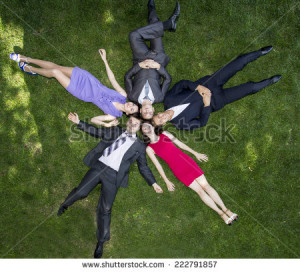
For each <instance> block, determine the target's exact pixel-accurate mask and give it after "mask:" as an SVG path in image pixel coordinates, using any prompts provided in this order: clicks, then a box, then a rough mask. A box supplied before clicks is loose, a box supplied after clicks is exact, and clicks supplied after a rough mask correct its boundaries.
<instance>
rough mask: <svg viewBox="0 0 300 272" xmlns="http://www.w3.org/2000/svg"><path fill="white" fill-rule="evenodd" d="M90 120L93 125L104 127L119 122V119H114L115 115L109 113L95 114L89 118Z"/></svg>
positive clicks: (115, 124)
mask: <svg viewBox="0 0 300 272" xmlns="http://www.w3.org/2000/svg"><path fill="white" fill-rule="evenodd" d="M105 121H111V122H107V123H105ZM91 122H92V123H94V124H95V125H100V126H105V127H112V126H117V125H118V124H119V121H118V120H117V119H116V117H114V116H112V115H110V114H106V115H99V116H95V117H93V118H92V119H91Z"/></svg>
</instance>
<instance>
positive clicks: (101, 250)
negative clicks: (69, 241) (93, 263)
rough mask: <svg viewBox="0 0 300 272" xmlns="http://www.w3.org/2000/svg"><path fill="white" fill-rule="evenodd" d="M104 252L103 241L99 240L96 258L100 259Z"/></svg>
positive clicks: (95, 253)
mask: <svg viewBox="0 0 300 272" xmlns="http://www.w3.org/2000/svg"><path fill="white" fill-rule="evenodd" d="M102 254H103V243H100V242H98V243H97V246H96V249H95V252H94V258H95V259H100V258H101V257H102Z"/></svg>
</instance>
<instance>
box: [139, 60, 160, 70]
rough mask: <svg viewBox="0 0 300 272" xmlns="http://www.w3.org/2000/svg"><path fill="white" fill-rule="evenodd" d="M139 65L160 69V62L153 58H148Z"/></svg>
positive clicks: (145, 67) (144, 67)
mask: <svg viewBox="0 0 300 272" xmlns="http://www.w3.org/2000/svg"><path fill="white" fill-rule="evenodd" d="M139 66H140V67H141V68H143V69H150V68H152V69H157V70H159V69H160V64H159V63H158V62H156V61H154V60H152V59H146V60H144V61H142V62H139Z"/></svg>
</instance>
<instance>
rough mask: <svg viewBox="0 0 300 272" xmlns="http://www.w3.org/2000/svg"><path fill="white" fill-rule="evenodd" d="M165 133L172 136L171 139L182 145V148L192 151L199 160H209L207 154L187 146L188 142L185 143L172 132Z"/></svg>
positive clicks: (179, 145)
mask: <svg viewBox="0 0 300 272" xmlns="http://www.w3.org/2000/svg"><path fill="white" fill-rule="evenodd" d="M163 134H165V135H166V136H168V137H169V138H170V140H171V141H172V142H173V143H174V144H176V145H177V146H178V147H180V148H181V149H183V150H185V151H188V152H190V153H192V154H193V155H194V156H195V157H196V158H197V159H198V160H199V161H205V162H206V161H208V157H207V156H206V155H205V154H200V153H198V152H197V151H195V150H193V149H192V148H190V147H189V146H187V145H186V144H184V143H183V142H181V141H179V140H178V139H177V138H176V137H175V136H174V135H173V134H171V133H170V132H168V131H164V132H163Z"/></svg>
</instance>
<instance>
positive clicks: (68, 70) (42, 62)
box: [20, 55, 73, 77]
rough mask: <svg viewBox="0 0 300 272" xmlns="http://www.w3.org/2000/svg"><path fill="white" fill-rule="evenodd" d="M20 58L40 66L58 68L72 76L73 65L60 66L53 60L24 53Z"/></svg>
mask: <svg viewBox="0 0 300 272" xmlns="http://www.w3.org/2000/svg"><path fill="white" fill-rule="evenodd" d="M20 58H21V60H24V61H25V62H27V63H33V64H36V65H38V66H40V67H41V68H46V69H58V70H60V71H62V72H63V73H64V74H65V75H66V76H68V77H71V74H72V70H73V67H66V66H60V65H57V64H55V63H53V62H51V61H46V60H40V59H33V58H30V57H26V56H23V55H20Z"/></svg>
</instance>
